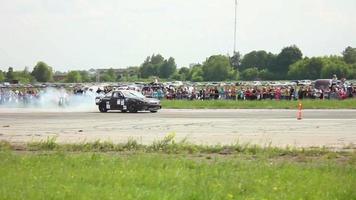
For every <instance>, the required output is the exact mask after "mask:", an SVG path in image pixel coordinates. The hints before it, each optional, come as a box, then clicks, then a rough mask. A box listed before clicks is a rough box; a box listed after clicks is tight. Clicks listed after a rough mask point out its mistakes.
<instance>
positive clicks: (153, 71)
mask: <svg viewBox="0 0 356 200" xmlns="http://www.w3.org/2000/svg"><path fill="white" fill-rule="evenodd" d="M163 64H164V58H163V56H161V55H160V54H157V55H154V54H153V55H152V56H151V57H147V58H146V60H145V61H144V62H143V64H142V65H141V67H140V69H139V74H140V77H141V78H148V77H150V76H159V71H160V68H161V66H162V65H163Z"/></svg>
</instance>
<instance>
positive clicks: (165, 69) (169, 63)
mask: <svg viewBox="0 0 356 200" xmlns="http://www.w3.org/2000/svg"><path fill="white" fill-rule="evenodd" d="M176 70H177V65H176V63H175V61H174V58H172V57H170V58H169V59H168V60H164V61H163V63H162V65H160V66H159V77H160V78H169V77H170V76H172V75H173V74H174V72H175V71H176Z"/></svg>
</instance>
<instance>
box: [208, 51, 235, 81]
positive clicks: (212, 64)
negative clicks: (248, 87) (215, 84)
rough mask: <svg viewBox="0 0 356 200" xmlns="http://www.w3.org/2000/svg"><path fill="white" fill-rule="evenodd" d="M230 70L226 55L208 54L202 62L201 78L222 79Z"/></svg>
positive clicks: (224, 78)
mask: <svg viewBox="0 0 356 200" xmlns="http://www.w3.org/2000/svg"><path fill="white" fill-rule="evenodd" d="M231 70H232V67H231V64H230V59H229V58H228V57H227V56H223V55H215V56H210V57H209V58H208V59H207V60H206V61H205V62H204V64H203V78H204V80H205V81H224V80H227V79H228V78H229V74H230V71H231Z"/></svg>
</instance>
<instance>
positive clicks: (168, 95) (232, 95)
mask: <svg viewBox="0 0 356 200" xmlns="http://www.w3.org/2000/svg"><path fill="white" fill-rule="evenodd" d="M116 89H120V86H106V87H97V88H96V89H95V90H94V89H93V88H88V87H84V86H83V87H74V88H66V89H65V88H64V87H59V88H36V87H23V88H19V87H15V88H12V87H7V88H0V105H1V104H18V103H21V104H31V103H34V102H36V101H38V100H40V99H41V97H43V98H47V99H48V98H50V99H52V100H53V101H54V102H59V103H61V102H65V101H67V100H68V97H71V96H78V95H88V94H90V95H91V96H93V95H96V96H99V95H105V94H107V93H109V92H110V91H112V90H116ZM124 89H132V90H136V91H139V92H141V93H142V94H143V95H145V96H147V97H153V98H158V99H168V100H175V99H177V100H218V99H220V100H238V101H243V100H297V99H346V98H354V97H356V87H355V86H353V85H352V84H349V85H346V84H333V85H331V86H330V87H326V88H316V87H314V86H312V85H308V86H296V85H289V86H236V85H216V86H191V85H190V86H188V85H183V86H179V87H172V86H169V87H165V86H163V85H157V84H154V85H145V86H142V87H139V86H135V87H131V88H130V87H126V88H124Z"/></svg>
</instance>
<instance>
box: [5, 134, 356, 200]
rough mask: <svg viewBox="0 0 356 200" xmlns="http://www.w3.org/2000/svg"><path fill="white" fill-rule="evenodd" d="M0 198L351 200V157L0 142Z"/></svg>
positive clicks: (355, 166)
mask: <svg viewBox="0 0 356 200" xmlns="http://www.w3.org/2000/svg"><path fill="white" fill-rule="evenodd" d="M0 183H1V184H0V199H36V200H37V199H202V200H205V199H219V200H220V199H283V200H284V199H345V200H346V199H347V200H349V199H356V190H355V188H356V151H355V149H354V146H353V145H352V146H351V145H350V146H348V148H347V149H343V150H342V151H333V150H330V149H327V148H308V149H303V148H292V147H291V148H277V147H272V146H265V147H260V146H257V145H250V144H238V143H237V144H234V145H228V146H222V145H215V146H202V145H195V144H190V143H187V142H186V141H184V140H183V141H179V142H176V141H175V135H174V134H173V133H172V134H169V135H167V136H166V137H165V138H164V139H162V140H159V141H155V142H154V143H152V144H151V145H142V144H139V143H138V142H137V141H135V140H129V141H127V142H126V143H124V144H114V143H111V142H101V141H96V142H93V143H80V144H58V143H56V140H55V138H48V139H47V140H44V141H40V142H32V143H28V144H24V145H14V144H11V143H9V142H6V141H0Z"/></svg>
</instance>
